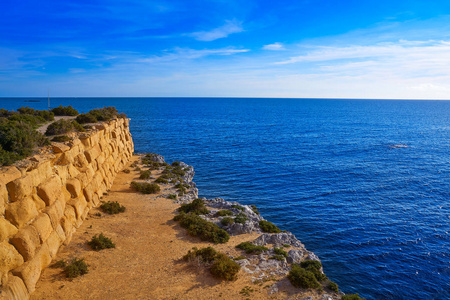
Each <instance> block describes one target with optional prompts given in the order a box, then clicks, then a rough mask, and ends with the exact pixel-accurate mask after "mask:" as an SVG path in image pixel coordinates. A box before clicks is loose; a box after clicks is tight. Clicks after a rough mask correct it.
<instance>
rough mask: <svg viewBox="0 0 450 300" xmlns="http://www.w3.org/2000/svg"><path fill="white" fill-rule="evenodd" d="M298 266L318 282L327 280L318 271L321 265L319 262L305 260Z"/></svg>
mask: <svg viewBox="0 0 450 300" xmlns="http://www.w3.org/2000/svg"><path fill="white" fill-rule="evenodd" d="M300 266H301V267H302V268H304V269H305V270H307V271H310V272H311V273H313V274H314V276H315V277H316V279H317V280H318V281H324V280H326V279H327V276H325V274H323V273H322V272H320V269H321V268H322V264H321V263H320V261H317V260H305V261H302V262H301V263H300Z"/></svg>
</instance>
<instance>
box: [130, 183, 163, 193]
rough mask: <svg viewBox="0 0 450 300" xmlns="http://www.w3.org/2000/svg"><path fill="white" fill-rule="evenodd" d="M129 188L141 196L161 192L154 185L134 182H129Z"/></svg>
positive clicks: (157, 186)
mask: <svg viewBox="0 0 450 300" xmlns="http://www.w3.org/2000/svg"><path fill="white" fill-rule="evenodd" d="M131 187H132V188H133V189H135V190H136V191H138V192H141V193H142V194H156V193H159V192H160V191H161V188H160V187H159V185H157V184H156V183H148V182H144V183H140V182H136V181H132V182H131Z"/></svg>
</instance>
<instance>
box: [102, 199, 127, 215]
mask: <svg viewBox="0 0 450 300" xmlns="http://www.w3.org/2000/svg"><path fill="white" fill-rule="evenodd" d="M100 208H101V209H102V210H103V211H104V212H106V213H108V214H110V215H115V214H118V213H121V212H124V211H125V206H122V205H120V203H119V202H117V201H114V202H112V201H108V202H106V203H103V204H102V205H100Z"/></svg>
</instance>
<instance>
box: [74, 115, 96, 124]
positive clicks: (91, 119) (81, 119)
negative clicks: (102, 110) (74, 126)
mask: <svg viewBox="0 0 450 300" xmlns="http://www.w3.org/2000/svg"><path fill="white" fill-rule="evenodd" d="M75 121H77V122H78V123H80V124H86V123H97V122H98V120H97V118H96V117H95V116H94V115H92V114H90V113H86V114H80V115H78V116H77V117H76V119H75Z"/></svg>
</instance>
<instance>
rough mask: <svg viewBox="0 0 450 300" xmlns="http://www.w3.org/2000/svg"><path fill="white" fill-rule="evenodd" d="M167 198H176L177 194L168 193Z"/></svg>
mask: <svg viewBox="0 0 450 300" xmlns="http://www.w3.org/2000/svg"><path fill="white" fill-rule="evenodd" d="M167 199H172V200H177V195H175V194H170V195H169V196H167Z"/></svg>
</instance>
